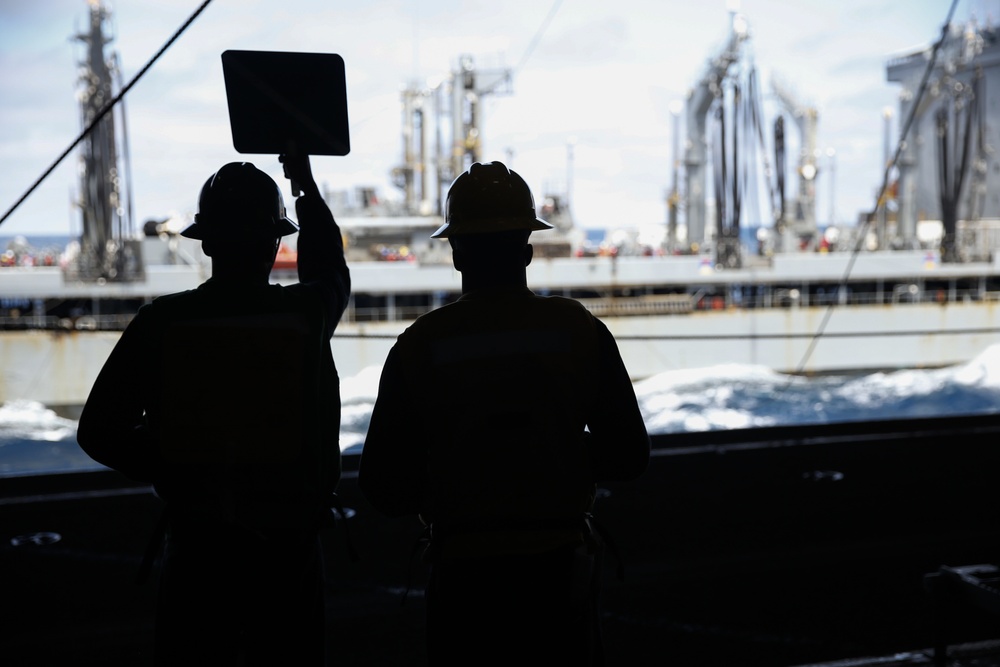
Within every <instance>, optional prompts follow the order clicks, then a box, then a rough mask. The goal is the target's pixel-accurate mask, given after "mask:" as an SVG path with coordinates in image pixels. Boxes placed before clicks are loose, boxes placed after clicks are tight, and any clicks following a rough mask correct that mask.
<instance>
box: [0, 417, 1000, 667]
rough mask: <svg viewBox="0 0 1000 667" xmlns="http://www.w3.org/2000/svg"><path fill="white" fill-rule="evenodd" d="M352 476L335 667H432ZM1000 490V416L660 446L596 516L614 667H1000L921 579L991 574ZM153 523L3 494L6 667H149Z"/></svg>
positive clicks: (332, 588)
mask: <svg viewBox="0 0 1000 667" xmlns="http://www.w3.org/2000/svg"><path fill="white" fill-rule="evenodd" d="M526 463H527V462H526ZM345 467H346V470H347V473H346V475H345V478H344V481H343V483H342V485H341V494H340V495H341V496H342V499H343V502H344V504H345V506H346V507H347V508H349V513H353V516H352V517H351V518H350V519H349V526H350V531H351V537H352V540H353V544H354V546H355V548H356V549H357V551H358V553H359V555H360V559H359V560H358V561H356V562H352V561H351V560H350V559H349V558H348V555H347V550H346V546H345V544H344V542H343V539H342V535H343V533H342V532H336V533H330V534H328V535H326V536H325V539H326V541H327V544H326V554H327V560H328V563H329V567H328V572H329V577H328V579H329V582H328V596H327V605H328V616H329V628H330V629H329V638H330V646H331V654H332V655H333V656H334V661H333V664H337V665H370V666H382V665H385V666H389V665H392V666H398V665H421V664H424V661H423V658H422V645H421V642H422V605H421V603H422V599H421V597H420V594H421V592H422V585H423V581H424V574H425V573H424V571H423V570H422V569H421V566H420V565H419V564H416V565H415V567H414V569H413V571H412V575H410V574H409V573H408V571H407V567H408V565H409V564H410V559H409V557H410V553H411V550H412V548H413V546H414V543H415V540H416V538H417V535H418V533H419V527H418V526H417V525H415V523H414V522H413V521H408V520H386V519H383V518H381V517H379V516H378V515H377V514H376V513H374V511H373V510H372V509H371V508H370V507H369V506H368V505H367V503H366V502H365V501H364V499H363V498H362V497H361V496H360V494H359V493H358V490H357V485H356V479H355V475H354V472H353V471H355V470H356V467H357V457H356V456H354V455H347V456H346V457H345ZM998 477H1000V415H994V416H986V417H970V418H948V419H929V420H908V421H893V422H881V423H867V424H849V425H835V426H822V427H809V428H796V427H792V428H778V429H755V430H752V431H728V432H723V433H704V434H693V435H683V436H671V437H656V438H654V456H653V460H652V464H651V467H650V469H649V470H648V472H647V474H646V475H645V476H644V477H643V478H642V479H641V480H640V481H639V482H636V483H632V484H607V485H604V487H603V490H602V492H601V497H600V499H599V502H598V506H597V510H596V514H597V516H598V518H599V520H600V521H601V522H602V523H604V524H605V525H606V527H607V528H608V529H609V530H610V532H611V534H612V536H613V538H614V540H615V541H616V543H617V545H618V547H619V549H620V550H621V552H622V554H623V557H624V560H625V565H626V577H625V580H624V582H620V581H618V580H617V579H615V577H614V572H613V568H612V567H611V566H610V564H609V568H608V572H607V573H606V574H607V577H606V585H605V589H604V622H605V625H604V627H605V638H606V645H607V650H608V653H609V664H610V665H616V666H617V665H621V666H642V665H657V666H660V665H674V666H680V667H688V666H691V667H694V666H705V667H716V666H719V667H721V666H727V667H728V666H740V665H767V666H775V667H781V666H792V665H806V664H817V663H831V664H835V665H837V666H838V667H846V666H847V665H852V666H856V665H918V664H921V665H933V664H934V660H933V657H934V652H933V648H934V647H935V646H938V647H939V649H940V647H941V646H943V645H944V644H947V646H948V647H949V650H950V652H951V655H952V657H951V659H950V660H949V662H948V664H949V665H951V666H952V667H958V666H962V667H972V666H973V665H975V666H978V667H986V666H996V665H1000V616H998V615H994V614H991V613H990V612H989V611H986V610H984V609H982V608H980V607H979V606H977V605H975V604H971V603H967V602H962V601H960V600H958V599H957V597H956V598H955V599H951V598H948V597H947V596H946V599H950V600H951V604H950V605H949V606H948V607H947V609H946V610H945V612H944V613H943V614H939V615H938V616H935V606H934V604H933V598H932V596H931V595H930V594H929V593H928V590H927V584H926V581H927V580H926V578H925V575H928V574H932V573H936V572H938V571H939V570H940V568H941V567H942V566H953V567H961V566H967V565H974V564H986V565H989V564H992V565H996V564H998V563H1000V493H998V488H1000V485H998ZM158 511H159V504H158V500H157V499H156V498H155V497H153V496H152V494H151V493H150V492H149V490H148V489H147V488H143V487H136V486H135V485H132V484H130V483H129V482H128V481H127V480H125V479H124V478H122V477H120V476H119V475H117V474H116V473H113V472H110V471H105V472H96V473H85V474H66V475H51V476H39V477H17V478H5V479H0V664H3V665H7V666H10V667H14V666H21V665H25V666H28V665H31V666H34V665H39V666H41V665H45V666H52V665H78V666H82V665H102V666H108V665H122V666H132V665H136V666H138V665H148V664H150V662H149V657H148V656H149V647H150V644H151V639H152V618H153V616H152V610H153V601H154V596H155V587H154V586H155V584H154V583H153V582H150V583H147V584H144V585H136V584H135V583H134V577H135V574H136V570H137V568H138V566H139V562H140V559H141V556H142V552H143V549H144V547H145V544H146V541H147V539H148V537H149V535H150V532H151V530H152V527H153V524H154V522H155V519H156V517H157V516H158ZM410 576H412V579H411V581H412V583H413V588H414V591H413V592H411V595H410V598H409V599H408V600H407V602H406V604H403V605H401V604H400V600H401V595H402V592H403V590H404V588H405V587H406V584H407V581H408V577H410ZM154 581H155V578H154ZM987 588H989V587H988V586H987ZM946 593H947V591H946ZM939 655H940V653H939Z"/></svg>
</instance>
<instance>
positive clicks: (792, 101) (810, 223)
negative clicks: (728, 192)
mask: <svg viewBox="0 0 1000 667" xmlns="http://www.w3.org/2000/svg"><path fill="white" fill-rule="evenodd" d="M771 89H772V91H773V92H774V95H775V97H776V98H777V99H778V101H779V102H780V103H781V106H782V107H784V109H785V110H786V111H787V112H788V113H789V114H790V115H791V117H792V119H793V120H794V121H795V126H796V128H798V132H799V139H800V147H799V161H798V167H797V169H796V171H797V173H798V177H799V182H798V191H797V192H796V195H795V200H794V205H793V206H792V207H791V210H789V208H788V207H787V206H785V201H786V199H785V193H784V185H783V177H784V174H779V175H778V176H779V179H781V180H780V181H779V183H780V184H781V185H780V187H779V190H780V192H779V197H780V200H781V206H780V211H779V213H778V215H777V216H776V220H775V223H776V231H777V232H778V235H779V239H780V243H781V244H782V247H783V249H784V250H786V251H788V250H797V249H798V246H799V244H800V243H802V242H812V241H813V240H814V239H815V238H816V176H817V175H818V169H817V165H816V156H817V153H816V125H817V122H818V120H819V113H818V112H817V111H816V108H815V107H812V106H807V105H804V104H802V103H800V102H799V100H798V99H797V98H796V97H795V96H794V95H793V94H792V92H791V91H790V90H789V89H788V88H787V87H786V86H785V85H783V84H782V83H781V82H780V81H779V80H777V79H775V78H774V77H772V79H771ZM779 145H780V142H778V141H776V146H775V150H776V151H777V150H779ZM781 148H782V150H783V146H781ZM782 157H783V156H782ZM778 161H779V162H781V163H783V162H784V160H783V159H781V158H779V160H778Z"/></svg>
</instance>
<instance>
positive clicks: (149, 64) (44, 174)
mask: <svg viewBox="0 0 1000 667" xmlns="http://www.w3.org/2000/svg"><path fill="white" fill-rule="evenodd" d="M211 1H212V0H205V1H204V2H203V3H201V6H199V7H198V9H196V10H195V11H194V13H193V14H191V16H189V17H188V19H187V21H185V22H184V24H183V25H182V26H181V27H180V28H178V29H177V32H175V33H174V34H173V36H172V37H171V38H170V39H168V40H167V41H166V43H165V44H164V45H163V46H161V47H160V50H159V51H157V52H156V54H155V55H154V56H153V57H152V58H150V60H149V62H147V63H146V64H145V66H144V67H143V68H142V69H141V70H139V73H138V74H136V75H135V76H134V77H132V80H131V81H129V82H128V84H127V85H126V86H125V87H124V88H122V90H121V92H119V93H118V94H117V95H116V96H115V98H114V99H113V100H111V101H110V102H108V103H107V104H106V105H104V108H103V109H101V110H100V112H98V114H97V115H96V116H95V117H94V119H93V120H92V121H90V124H89V125H87V127H86V128H84V130H83V132H81V133H80V136H78V137H77V138H76V140H75V141H73V143H71V144H70V145H69V147H68V148H66V150H64V151H63V152H62V154H60V155H59V157H57V158H56V159H55V161H54V162H53V163H52V164H51V165H49V167H48V169H46V170H45V171H44V172H42V175H41V176H39V177H38V179H37V180H36V181H35V182H34V183H32V184H31V187H29V188H28V189H27V190H26V191H25V192H24V194H23V195H21V197H20V198H19V199H18V200H17V201H16V202H14V205H13V206H11V207H10V208H9V209H7V212H6V213H4V214H3V217H2V218H0V225H2V224H3V223H4V221H5V220H7V218H9V217H10V216H11V214H12V213H14V211H15V210H17V208H18V207H19V206H20V205H21V204H23V203H24V201H25V200H26V199H27V198H28V197H29V196H31V193H32V192H34V191H35V190H36V189H37V188H38V186H39V185H41V184H42V182H43V181H44V180H45V179H46V178H48V177H49V174H51V173H52V172H53V171H55V168H56V167H58V166H59V163H61V162H62V161H63V160H65V159H66V156H68V155H69V154H70V153H72V152H73V149H75V148H76V147H77V146H78V145H79V143H80V142H81V141H83V140H84V138H85V137H86V136H87V135H88V134H90V133H91V131H93V129H94V128H95V127H96V126H97V124H98V123H100V122H101V120H102V119H103V118H104V117H105V116H107V115H108V113H110V112H111V110H112V109H114V107H115V105H117V104H118V103H119V102H120V101H121V100H122V98H124V97H125V94H126V93H128V91H129V90H131V89H132V86H134V85H135V84H136V82H137V81H139V79H141V78H142V77H143V75H144V74H145V73H146V72H147V71H148V70H149V68H150V67H152V66H153V63H155V62H156V61H157V60H159V58H160V56H162V55H163V54H164V52H166V50H167V49H168V48H170V46H171V45H172V44H173V43H174V42H175V41H176V40H177V38H178V37H180V36H181V33H183V32H184V31H185V30H186V29H187V27H188V26H189V25H191V23H192V22H194V20H195V19H196V18H197V17H198V15H199V14H201V12H202V11H203V10H204V9H205V7H207V6H208V3H210V2H211Z"/></svg>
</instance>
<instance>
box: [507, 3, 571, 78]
mask: <svg viewBox="0 0 1000 667" xmlns="http://www.w3.org/2000/svg"><path fill="white" fill-rule="evenodd" d="M561 4H562V0H555V2H553V3H552V8H551V9H550V10H549V13H548V16H546V17H545V19H544V20H543V21H542V24H541V25H540V26H538V30H536V31H535V35H534V37H532V38H531V43H529V44H528V49H527V51H525V52H524V55H523V56H521V62H519V63H518V64H517V67H515V68H514V74H517V73H518V72H520V71H521V69H522V68H523V67H524V64H525V63H526V62H528V58H530V57H531V54H532V53H533V52H534V51H535V47H536V46H538V42H540V41H541V40H542V35H544V34H545V30H546V29H547V28H548V27H549V23H551V22H552V18H553V17H554V16H555V15H556V12H557V11H559V6H560V5H561Z"/></svg>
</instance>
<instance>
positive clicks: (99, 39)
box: [74, 0, 141, 281]
mask: <svg viewBox="0 0 1000 667" xmlns="http://www.w3.org/2000/svg"><path fill="white" fill-rule="evenodd" d="M88 4H89V5H90V13H89V25H88V28H87V30H86V31H82V32H79V33H77V34H76V35H74V38H75V39H76V40H77V41H80V42H82V43H83V44H84V47H85V54H84V59H83V60H82V61H81V62H80V63H79V64H80V66H81V72H82V74H81V76H80V80H79V84H80V87H79V91H78V94H77V97H78V99H79V102H80V114H81V122H82V123H83V126H84V127H87V126H89V125H90V123H92V122H93V120H94V119H95V118H96V117H97V116H98V115H99V114H100V113H101V112H102V110H103V109H104V108H105V107H106V106H107V105H108V104H109V103H110V102H111V101H112V100H113V99H114V96H115V95H114V90H113V78H112V75H113V74H114V73H115V72H117V69H118V67H117V60H116V58H115V57H114V56H112V57H111V58H106V57H105V54H104V47H105V45H107V44H109V43H110V42H111V41H112V38H111V37H109V36H107V34H106V32H105V26H106V25H107V24H109V23H110V18H111V12H110V10H109V9H107V8H106V7H105V6H104V5H103V4H102V3H101V2H100V0H90V1H89V2H88ZM118 141H119V138H118V137H117V136H116V127H115V120H114V115H113V113H108V114H107V115H105V116H104V117H103V118H102V119H101V120H100V122H98V123H97V124H96V125H95V126H94V128H93V130H92V131H91V132H90V133H89V134H88V135H87V136H86V137H85V138H84V141H83V143H82V147H81V151H80V163H81V164H80V167H81V168H80V199H79V201H78V206H79V207H80V213H81V220H82V223H83V233H82V235H81V239H80V255H79V257H78V258H77V261H76V266H75V273H76V277H77V278H79V279H81V280H89V281H100V280H105V281H126V280H135V279H136V278H138V277H139V276H140V274H141V269H140V267H139V261H138V253H137V252H136V249H135V248H134V247H132V244H127V243H126V242H125V240H126V239H128V238H130V237H131V235H132V220H131V217H130V216H129V215H127V212H126V206H125V197H124V189H123V186H124V181H125V179H124V178H123V172H122V171H121V170H120V169H119V159H118V158H119V156H118V147H117V146H118Z"/></svg>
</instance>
